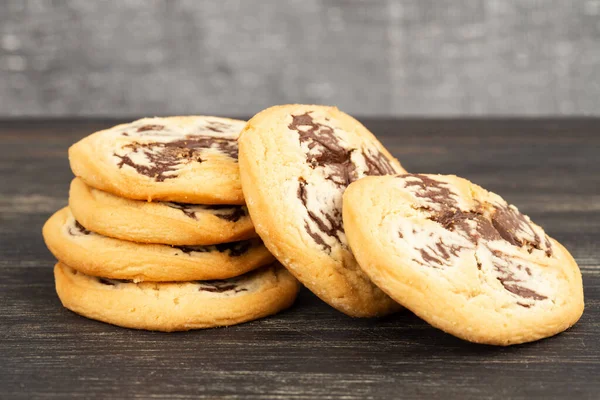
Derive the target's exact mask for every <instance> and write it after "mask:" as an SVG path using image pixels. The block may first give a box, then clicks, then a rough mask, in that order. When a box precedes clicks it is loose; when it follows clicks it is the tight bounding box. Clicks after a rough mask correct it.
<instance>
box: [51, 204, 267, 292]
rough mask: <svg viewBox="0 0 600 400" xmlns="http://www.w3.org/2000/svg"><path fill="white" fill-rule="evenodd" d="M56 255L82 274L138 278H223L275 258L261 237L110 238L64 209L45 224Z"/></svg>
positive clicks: (239, 273)
mask: <svg viewBox="0 0 600 400" xmlns="http://www.w3.org/2000/svg"><path fill="white" fill-rule="evenodd" d="M43 235H44V240H45V241H46V245H47V246H48V249H50V251H51V252H52V254H54V256H55V257H56V258H57V259H59V260H60V261H62V262H64V263H65V264H67V265H69V266H70V267H73V268H75V269H77V270H79V271H81V272H83V273H85V274H88V275H94V276H102V277H105V278H113V279H130V280H133V281H136V282H140V281H189V280H206V279H226V278H230V277H233V276H238V275H241V274H244V273H246V272H248V271H251V270H254V269H256V268H258V267H261V266H263V265H267V264H270V263H272V262H273V261H274V260H275V259H274V258H273V256H272V255H271V254H270V253H269V251H268V250H267V249H266V247H265V246H264V245H263V244H262V242H261V241H260V239H258V238H257V239H251V240H246V241H241V242H232V243H223V244H217V245H211V246H169V245H162V244H143V243H134V242H129V241H125V240H119V239H113V238H110V237H107V236H103V235H100V234H97V233H94V232H91V231H89V230H88V229H86V228H85V227H84V226H83V225H81V224H80V223H79V222H78V221H77V220H76V219H75V218H74V217H73V215H72V214H71V212H70V211H69V209H68V208H63V209H62V210H60V211H57V212H56V213H55V214H54V215H53V216H52V217H50V219H49V220H48V221H47V222H46V224H45V225H44V228H43Z"/></svg>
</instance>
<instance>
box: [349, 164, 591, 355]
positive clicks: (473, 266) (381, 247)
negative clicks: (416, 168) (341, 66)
mask: <svg viewBox="0 0 600 400" xmlns="http://www.w3.org/2000/svg"><path fill="white" fill-rule="evenodd" d="M365 215H368V218H365V217H364V216H365ZM343 216H344V224H345V226H346V227H347V234H348V241H349V243H350V246H351V247H352V251H353V252H354V254H355V255H356V258H357V260H358V262H359V264H360V266H361V267H362V269H363V270H364V271H365V272H366V273H367V274H368V275H369V276H370V277H371V279H372V280H373V282H375V283H376V284H377V285H378V286H379V287H380V288H382V289H383V290H384V291H385V292H386V293H388V294H389V295H390V296H391V297H392V298H394V299H395V300H396V301H398V302H399V303H400V304H402V305H404V306H405V307H407V308H409V309H410V310H412V311H413V312H414V313H415V314H417V315H418V316H420V317H422V318H423V319H425V320H426V321H427V322H429V323H430V324H432V325H434V326H436V327H438V328H440V329H442V330H444V331H446V332H448V333H451V334H453V335H455V336H458V337H460V338H463V339H466V340H469V341H473V342H479V343H488V344H498V345H508V344H515V343H523V342H528V341H532V340H537V339H540V338H544V337H547V336H551V335H554V334H556V333H559V332H562V331H563V330H565V329H567V328H568V327H570V326H571V325H573V324H574V323H575V322H577V320H578V319H579V317H580V316H581V313H582V312H583V290H582V282H581V273H580V272H579V268H578V266H577V264H576V263H575V261H574V260H573V257H571V255H570V254H569V252H568V251H567V250H566V249H565V248H564V247H562V246H561V245H560V244H559V243H558V242H557V241H555V240H554V239H551V238H550V237H549V236H548V235H547V234H546V232H544V230H543V229H542V228H541V227H540V226H538V225H536V224H534V223H533V222H532V221H531V220H530V219H529V217H527V216H526V215H524V214H522V213H521V212H520V211H519V210H518V209H517V208H516V207H515V206H513V205H510V204H508V203H507V202H506V201H505V200H504V199H503V198H501V197H500V196H498V195H497V194H494V193H491V192H488V191H486V190H484V189H483V188H481V187H479V186H477V185H475V184H473V183H471V182H469V181H467V180H465V179H462V178H458V177H455V176H446V175H419V174H404V175H398V176H394V177H393V176H390V177H379V178H376V177H373V178H367V179H364V180H361V181H360V182H356V183H353V184H352V185H350V187H349V188H348V190H347V191H346V193H345V194H344V209H343Z"/></svg>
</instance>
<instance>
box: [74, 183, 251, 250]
mask: <svg viewBox="0 0 600 400" xmlns="http://www.w3.org/2000/svg"><path fill="white" fill-rule="evenodd" d="M69 208H70V209H71V211H72V212H73V215H74V216H75V218H76V219H77V221H79V222H80V223H81V224H82V225H83V226H85V227H86V228H87V229H89V230H92V231H94V232H97V233H101V234H103V235H105V236H110V237H114V238H118V239H123V240H130V241H134V242H140V243H163V244H172V245H209V244H215V243H226V242H233V241H236V240H245V239H250V238H252V237H256V232H254V225H252V220H251V219H250V216H249V215H248V209H247V208H246V206H239V205H237V206H236V205H199V204H184V203H171V202H161V201H156V202H148V201H143V200H130V199H126V198H124V197H118V196H115V195H113V194H110V193H108V192H104V191H102V190H98V189H94V188H93V187H91V186H88V185H86V184H85V183H84V182H83V181H82V180H81V179H79V178H75V179H74V180H73V181H72V182H71V190H70V192H69Z"/></svg>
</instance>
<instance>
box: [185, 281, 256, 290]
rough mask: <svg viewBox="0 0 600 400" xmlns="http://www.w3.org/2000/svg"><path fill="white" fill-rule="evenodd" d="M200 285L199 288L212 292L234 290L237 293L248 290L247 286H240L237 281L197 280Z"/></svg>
mask: <svg viewBox="0 0 600 400" xmlns="http://www.w3.org/2000/svg"><path fill="white" fill-rule="evenodd" d="M197 282H198V284H199V285H200V288H199V289H198V290H200V291H204V292H211V293H224V292H229V291H230V290H234V291H235V293H239V292H246V291H248V289H247V288H244V287H239V286H238V285H237V284H236V283H235V282H232V281H227V280H220V279H215V280H211V281H197Z"/></svg>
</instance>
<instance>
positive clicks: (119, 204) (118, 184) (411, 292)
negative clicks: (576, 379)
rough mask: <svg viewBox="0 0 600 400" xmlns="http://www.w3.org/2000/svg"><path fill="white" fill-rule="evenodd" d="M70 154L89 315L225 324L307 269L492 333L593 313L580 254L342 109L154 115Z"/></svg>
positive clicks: (65, 256) (76, 286) (64, 213)
mask: <svg viewBox="0 0 600 400" xmlns="http://www.w3.org/2000/svg"><path fill="white" fill-rule="evenodd" d="M240 131H241V132H240ZM238 136H239V140H238ZM238 145H239V164H238ZM70 160H71V167H72V169H73V172H74V173H75V175H76V176H77V177H78V178H76V179H75V180H74V181H73V183H72V185H71V193H70V199H69V208H67V209H64V210H61V211H59V212H58V213H56V214H55V215H54V216H53V217H52V218H50V220H49V221H48V223H47V224H46V226H45V227H44V237H45V239H46V242H47V244H48V247H49V248H50V250H51V251H52V252H53V253H54V254H55V255H56V257H57V258H58V259H59V260H60V262H59V264H58V265H57V266H56V268H55V276H56V288H57V291H58V294H59V296H60V298H61V300H62V302H63V304H64V305H65V306H66V307H67V308H69V309H71V310H74V311H76V312H78V313H80V314H83V315H86V316H88V317H90V318H95V319H99V320H102V321H107V322H111V323H114V324H117V325H121V326H127V327H133V328H145V329H155V330H182V329H191V328H201V327H210V326H218V325H229V324H234V323H238V322H242V321H248V320H250V319H254V318H258V317H261V316H264V315H267V314H272V313H275V312H277V311H279V310H281V309H283V308H285V307H287V306H289V305H290V304H291V303H292V302H293V301H294V298H295V296H296V293H297V291H298V283H297V281H296V279H298V280H299V281H300V282H302V283H303V284H304V285H305V286H306V287H307V288H308V289H309V290H311V291H312V292H314V293H315V294H316V295H317V296H318V297H319V298H321V299H322V300H323V301H325V302H326V303H328V304H329V305H331V306H332V307H334V308H336V309H337V310H339V311H341V312H343V313H345V314H347V315H350V316H353V317H375V316H382V315H387V314H390V313H393V312H395V311H398V310H400V309H402V307H403V306H404V307H406V308H407V309H409V310H411V311H413V312H414V313H415V314H416V315H417V316H419V317H421V318H423V319H424V320H425V321H427V322H429V323H430V324H431V325H433V326H435V327H438V328H440V329H442V330H444V331H446V332H448V333H451V334H453V335H455V336H457V337H460V338H463V339H465V340H469V341H472V342H478V343H487V344H496V345H508V344H515V343H523V342H528V341H532V340H537V339H541V338H544V337H548V336H551V335H554V334H557V333H559V332H562V331H563V330H565V329H567V328H568V327H570V326H571V325H573V324H574V323H575V322H577V320H578V319H579V317H580V316H581V314H582V312H583V307H584V302H583V288H582V281H581V273H580V271H579V268H578V266H577V264H576V263H575V261H574V260H573V257H571V255H570V253H569V252H568V251H567V250H566V249H565V248H564V247H563V246H562V245H561V244H560V243H559V242H557V241H556V240H554V239H552V238H550V237H549V236H548V235H547V234H546V232H545V231H544V230H543V229H542V228H541V227H540V226H538V225H536V224H535V223H533V222H532V221H531V220H530V219H529V217H527V216H526V215H523V214H522V213H521V212H519V210H518V209H517V208H516V207H515V206H513V205H511V204H508V203H507V202H506V201H505V200H504V199H503V198H502V197H500V196H498V195H496V194H494V193H491V192H488V191H486V190H485V189H483V188H481V187H479V186H477V185H475V184H472V183H471V182H469V181H467V180H465V179H462V178H459V177H456V176H448V175H426V174H410V173H407V172H406V171H405V170H404V168H403V167H402V166H401V165H400V163H399V162H398V160H396V159H395V158H394V157H393V156H392V155H391V154H390V153H389V152H388V151H387V150H386V149H385V148H384V146H383V145H382V144H381V143H380V142H379V141H378V140H377V139H376V137H375V136H374V135H373V134H372V133H371V132H369V130H368V129H367V128H365V127H364V126H363V125H362V124H360V123H359V122H358V121H357V120H355V119H354V118H352V117H351V116H349V115H347V114H344V113H343V112H340V111H339V110H338V109H337V108H335V107H326V106H317V105H300V104H293V105H285V106H276V107H271V108H269V109H266V110H264V111H261V112H260V113H258V114H256V115H255V116H254V117H253V118H252V119H250V120H249V121H248V122H247V123H245V122H243V121H236V120H230V119H223V118H214V117H174V118H162V119H161V118H154V119H143V120H140V121H136V122H133V123H131V124H127V125H120V126H117V127H114V128H112V129H109V130H106V131H101V132H98V133H95V134H93V135H91V136H90V137H88V138H85V139H83V140H82V141H80V142H79V143H77V144H75V145H74V146H73V147H72V148H71V149H70ZM244 204H246V206H245V205H244ZM246 207H247V208H246ZM250 218H251V220H250ZM256 235H258V237H260V239H258V238H257V237H255V236H256ZM263 243H264V244H263ZM271 254H272V255H273V256H274V257H273V256H272V255H271ZM275 258H276V259H277V260H278V261H279V262H280V263H281V265H280V264H274V263H273V262H274V260H275ZM284 268H285V269H284ZM288 271H289V272H288Z"/></svg>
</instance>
